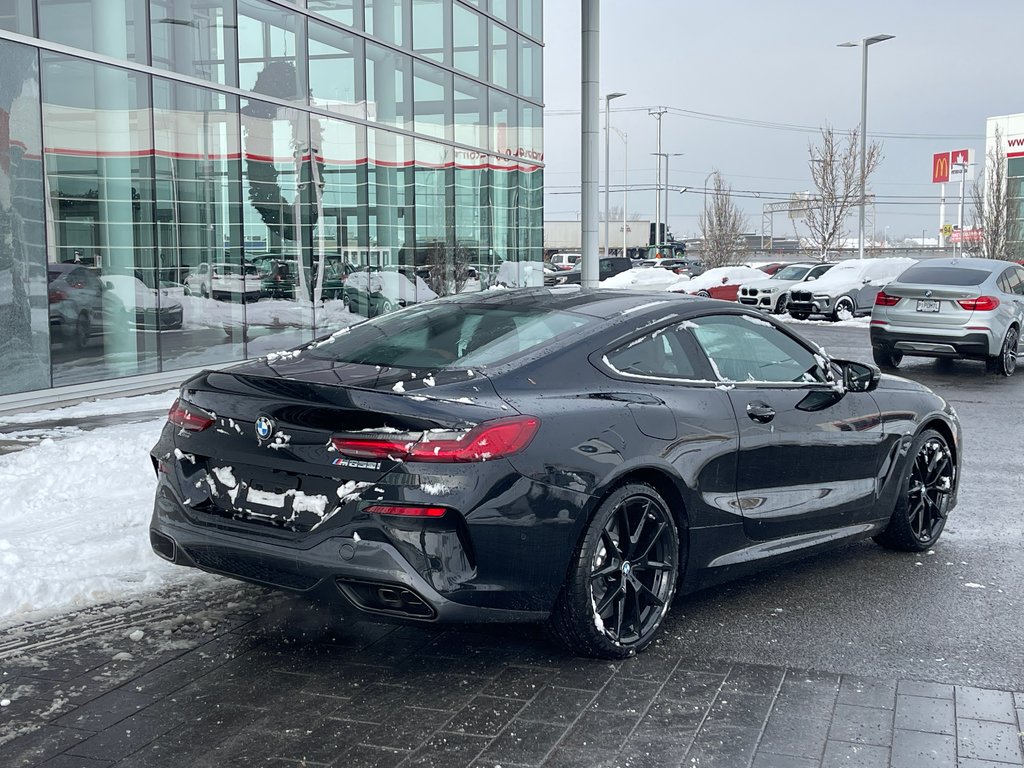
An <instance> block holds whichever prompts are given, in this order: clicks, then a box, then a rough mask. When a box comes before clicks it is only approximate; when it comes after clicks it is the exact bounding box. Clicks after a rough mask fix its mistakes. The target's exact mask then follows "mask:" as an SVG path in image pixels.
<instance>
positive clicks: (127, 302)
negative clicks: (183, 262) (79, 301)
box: [103, 275, 183, 330]
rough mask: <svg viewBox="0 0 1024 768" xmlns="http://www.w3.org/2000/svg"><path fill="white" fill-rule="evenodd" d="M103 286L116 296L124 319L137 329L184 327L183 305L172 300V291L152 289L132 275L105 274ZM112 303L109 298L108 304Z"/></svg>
mask: <svg viewBox="0 0 1024 768" xmlns="http://www.w3.org/2000/svg"><path fill="white" fill-rule="evenodd" d="M103 286H104V288H105V289H106V291H107V292H108V293H109V294H113V297H116V301H117V306H119V307H120V308H121V310H122V311H123V316H124V318H125V319H127V321H128V322H130V323H134V324H135V326H136V327H138V328H147V329H152V330H172V329H177V328H181V322H182V315H183V312H182V307H181V302H179V301H176V300H175V299H174V298H172V296H171V290H172V289H169V288H161V289H159V290H157V289H154V288H150V287H149V286H148V285H146V284H145V283H143V282H142V281H141V280H139V278H137V277H134V276H132V275H104V276H103ZM110 300H111V297H109V296H108V298H107V301H108V302H110Z"/></svg>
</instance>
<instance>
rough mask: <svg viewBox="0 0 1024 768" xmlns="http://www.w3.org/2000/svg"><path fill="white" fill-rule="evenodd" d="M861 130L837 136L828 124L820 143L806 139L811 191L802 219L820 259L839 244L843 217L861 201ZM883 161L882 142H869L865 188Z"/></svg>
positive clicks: (842, 235) (844, 224)
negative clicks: (811, 182)
mask: <svg viewBox="0 0 1024 768" xmlns="http://www.w3.org/2000/svg"><path fill="white" fill-rule="evenodd" d="M859 147H860V129H859V128H854V129H853V130H850V131H848V132H847V133H846V135H845V136H843V137H839V136H837V135H836V132H835V130H834V129H833V128H832V127H831V126H825V127H824V128H822V129H821V143H820V144H817V145H816V144H814V143H813V142H809V143H808V145H807V153H808V155H810V162H809V163H808V165H810V169H811V180H812V181H813V183H814V192H813V193H812V194H811V196H810V198H809V199H808V201H807V211H806V217H805V220H806V222H807V228H808V229H809V230H810V231H811V241H812V242H813V243H814V247H815V248H816V249H817V250H818V252H819V253H820V254H821V259H822V261H825V260H827V259H828V257H829V253H830V252H831V251H832V250H833V249H834V248H838V247H840V246H841V245H842V242H843V239H844V238H845V237H846V234H847V230H846V218H847V216H848V215H849V214H850V211H851V209H853V208H855V207H856V206H857V205H858V204H859V203H860V151H859ZM881 160H882V145H881V144H879V143H878V142H877V141H873V142H871V143H870V144H868V147H867V153H866V155H865V162H864V184H865V187H866V186H867V183H868V182H869V181H870V179H871V175H872V174H873V173H874V172H875V170H876V169H877V168H878V164H879V163H880V162H881Z"/></svg>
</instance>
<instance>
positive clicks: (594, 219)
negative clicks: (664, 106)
mask: <svg viewBox="0 0 1024 768" xmlns="http://www.w3.org/2000/svg"><path fill="white" fill-rule="evenodd" d="M580 11H581V14H580V15H581V28H582V46H581V48H582V51H581V54H582V55H581V70H582V74H581V78H580V81H581V82H580V101H581V102H582V103H581V106H580V111H581V113H582V114H581V121H580V122H581V139H582V141H581V142H580V143H581V147H580V149H581V151H580V167H581V173H580V176H581V178H582V183H581V190H580V191H581V195H580V203H581V207H582V209H583V222H582V230H583V231H582V246H583V247H582V248H581V252H582V253H581V256H582V258H581V261H582V262H583V263H582V264H581V265H580V270H581V272H582V274H581V275H580V281H581V282H582V284H583V287H584V288H596V287H597V280H598V269H597V268H598V261H597V251H598V247H599V245H598V242H597V238H598V230H597V226H598V216H599V205H600V197H599V194H598V158H599V157H600V155H599V153H598V140H599V139H600V133H601V123H600V114H599V112H600V109H601V101H600V96H599V91H598V81H599V74H600V63H601V58H600V55H599V49H600V28H601V0H582V3H581V5H580Z"/></svg>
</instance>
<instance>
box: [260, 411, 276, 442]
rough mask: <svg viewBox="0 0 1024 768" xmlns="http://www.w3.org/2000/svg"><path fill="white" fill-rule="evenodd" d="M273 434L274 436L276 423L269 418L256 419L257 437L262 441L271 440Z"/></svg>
mask: <svg viewBox="0 0 1024 768" xmlns="http://www.w3.org/2000/svg"><path fill="white" fill-rule="evenodd" d="M272 434H274V422H273V421H271V420H270V417H269V416H260V417H259V418H258V419H256V437H257V438H259V439H260V441H263V440H268V439H270V436H271V435H272Z"/></svg>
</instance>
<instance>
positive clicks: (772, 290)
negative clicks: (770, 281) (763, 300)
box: [761, 287, 775, 293]
mask: <svg viewBox="0 0 1024 768" xmlns="http://www.w3.org/2000/svg"><path fill="white" fill-rule="evenodd" d="M761 293H775V288H773V287H772V288H762V289H761Z"/></svg>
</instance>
